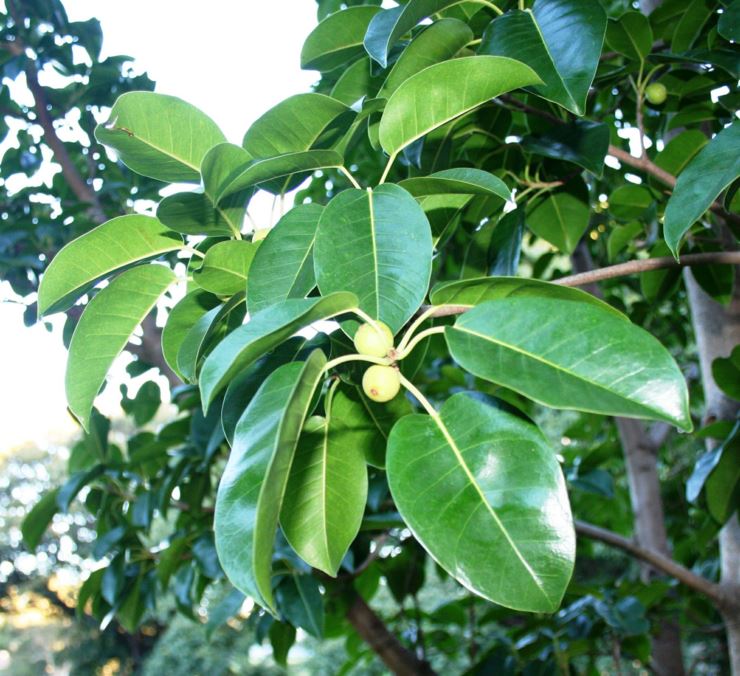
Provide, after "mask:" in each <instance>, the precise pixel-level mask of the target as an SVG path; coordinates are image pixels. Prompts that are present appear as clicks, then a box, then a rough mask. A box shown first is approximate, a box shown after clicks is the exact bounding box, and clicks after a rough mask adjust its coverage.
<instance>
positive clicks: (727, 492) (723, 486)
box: [704, 437, 740, 525]
mask: <svg viewBox="0 0 740 676" xmlns="http://www.w3.org/2000/svg"><path fill="white" fill-rule="evenodd" d="M704 491H705V494H706V498H707V507H708V508H709V513H710V514H711V515H712V518H713V519H714V520H715V521H717V522H718V523H720V524H722V525H724V524H725V523H726V522H727V520H728V519H729V518H730V517H731V516H732V515H733V513H734V512H735V511H736V510H737V508H738V505H740V439H739V438H738V437H734V438H732V439H728V440H727V442H726V443H725V444H722V454H721V457H720V458H719V460H718V461H717V466H716V467H715V468H714V470H713V471H712V472H711V474H710V475H709V476H708V477H707V480H706V483H705V484H704Z"/></svg>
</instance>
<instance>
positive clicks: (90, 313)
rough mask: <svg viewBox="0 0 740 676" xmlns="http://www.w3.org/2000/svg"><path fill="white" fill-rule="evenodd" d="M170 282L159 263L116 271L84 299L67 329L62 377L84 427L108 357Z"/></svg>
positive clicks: (116, 351) (172, 278)
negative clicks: (68, 339)
mask: <svg viewBox="0 0 740 676" xmlns="http://www.w3.org/2000/svg"><path fill="white" fill-rule="evenodd" d="M173 281H175V274H174V273H173V272H172V270H170V269H169V268H168V267H165V266H164V265H142V266H138V267H135V268H132V269H131V270H127V271H126V272H123V273H121V274H120V275H119V276H118V277H116V278H115V279H114V280H113V281H112V282H111V283H110V284H109V285H108V286H106V287H105V288H104V289H102V290H101V291H100V292H98V294H97V295H96V296H95V297H94V298H93V299H92V300H91V301H90V302H89V303H88V305H87V307H86V308H85V311H84V312H83V313H82V316H81V317H80V321H79V322H78V323H77V326H76V327H75V331H74V334H72V341H71V342H70V344H69V358H68V360H67V374H66V377H65V382H66V389H67V401H68V402H69V408H70V410H71V411H72V413H74V415H75V417H76V418H77V419H78V420H79V421H80V423H81V424H82V426H83V427H84V428H85V429H87V428H88V424H89V420H90V412H91V411H92V407H93V401H94V400H95V396H96V395H97V393H98V390H100V386H101V385H102V384H103V381H104V380H105V374H106V373H108V369H109V368H110V367H111V364H112V363H113V360H114V359H115V358H116V357H117V356H118V355H119V353H120V352H121V350H123V348H124V347H125V346H126V343H127V342H128V340H129V338H130V337H131V334H132V333H133V332H134V329H135V328H136V327H137V326H138V325H139V323H140V322H141V321H142V320H143V319H144V317H146V315H147V314H149V311H150V310H151V309H152V308H153V307H154V305H155V303H156V302H157V300H158V299H159V297H160V296H161V295H162V294H163V293H164V292H165V291H166V290H167V287H168V286H169V285H170V284H172V282H173Z"/></svg>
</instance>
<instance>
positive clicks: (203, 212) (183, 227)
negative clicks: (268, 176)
mask: <svg viewBox="0 0 740 676" xmlns="http://www.w3.org/2000/svg"><path fill="white" fill-rule="evenodd" d="M250 196H251V193H249V192H247V193H245V194H239V195H234V198H238V201H237V199H234V200H231V199H230V200H227V201H228V202H231V203H230V204H223V205H220V206H219V207H215V206H213V203H212V202H211V200H210V199H209V197H208V196H207V195H205V194H204V193H202V192H179V193H175V194H174V195H168V196H167V197H165V198H164V199H163V200H162V201H161V202H160V203H159V206H158V207H157V218H158V219H159V220H160V221H161V222H162V223H164V225H165V226H167V227H168V228H170V230H174V231H176V232H182V233H184V234H186V235H206V236H208V237H218V236H224V235H225V236H226V237H232V236H233V235H234V234H235V233H238V232H239V231H240V230H241V226H242V221H243V220H244V214H245V213H246V210H247V202H248V201H249V197H250Z"/></svg>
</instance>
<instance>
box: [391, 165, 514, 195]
mask: <svg viewBox="0 0 740 676" xmlns="http://www.w3.org/2000/svg"><path fill="white" fill-rule="evenodd" d="M399 185H400V186H401V187H402V188H403V189H404V190H407V191H408V192H409V193H411V194H412V195H413V196H414V197H425V196H427V195H438V194H456V195H495V196H496V197H500V198H501V199H503V200H510V199H511V191H510V190H509V188H508V186H507V185H506V183H504V182H503V181H502V180H501V179H500V178H499V177H498V176H494V175H493V174H491V173H489V172H487V171H483V170H481V169H473V168H468V167H465V168H460V169H445V170H444V171H438V172H436V173H434V174H430V175H429V176H418V177H415V178H407V179H405V180H403V181H401V182H400V183H399Z"/></svg>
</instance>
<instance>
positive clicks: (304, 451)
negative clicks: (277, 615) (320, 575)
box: [280, 392, 367, 576]
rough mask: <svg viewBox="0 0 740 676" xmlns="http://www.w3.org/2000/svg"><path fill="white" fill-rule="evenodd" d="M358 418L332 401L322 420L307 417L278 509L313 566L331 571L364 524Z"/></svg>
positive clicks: (363, 471)
mask: <svg viewBox="0 0 740 676" xmlns="http://www.w3.org/2000/svg"><path fill="white" fill-rule="evenodd" d="M336 395H339V392H337V393H336ZM336 395H335V398H336ZM355 423H356V420H354V419H352V418H346V417H342V416H338V415H335V410H334V402H333V401H332V402H331V406H330V409H329V410H327V411H326V417H325V419H324V420H323V422H320V423H317V422H315V421H313V420H309V422H308V423H307V425H306V428H305V429H304V430H303V432H302V433H301V438H300V440H299V442H298V448H297V450H296V453H295V458H294V459H293V466H292V467H291V469H290V478H289V479H288V489H287V491H286V494H285V500H284V501H283V508H282V511H281V512H280V525H281V526H282V528H283V534H284V535H285V538H286V539H287V540H288V542H289V543H290V546H291V547H293V549H294V550H295V551H296V553H297V554H298V556H300V557H301V558H302V559H303V560H304V561H305V562H306V563H308V564H309V565H310V566H312V567H314V568H318V569H319V570H322V571H323V572H325V573H326V574H327V575H331V576H335V575H336V574H337V571H338V570H339V565H340V564H341V563H342V559H343V558H344V556H345V554H346V553H347V550H348V549H349V546H350V545H351V544H352V542H353V540H354V539H355V536H356V535H357V533H358V531H359V530H360V523H361V522H362V515H363V513H364V511H365V500H366V499H367V466H366V465H365V449H364V447H363V446H362V445H361V444H362V441H363V434H362V431H361V430H358V429H357V428H356V425H355Z"/></svg>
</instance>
